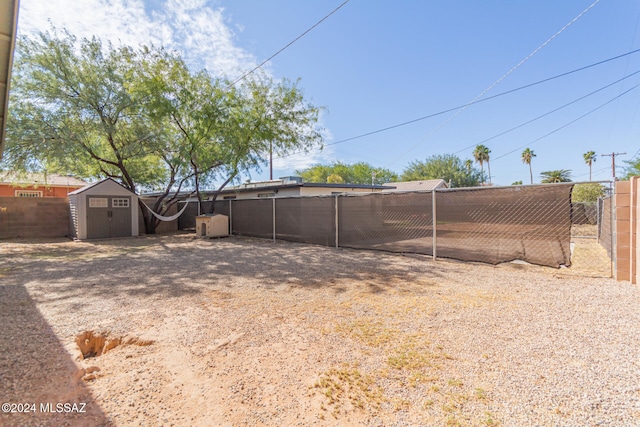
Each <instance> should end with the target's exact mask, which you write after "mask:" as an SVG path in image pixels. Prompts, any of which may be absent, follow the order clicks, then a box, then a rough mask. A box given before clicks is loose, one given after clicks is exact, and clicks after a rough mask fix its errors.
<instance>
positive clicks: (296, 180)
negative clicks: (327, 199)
mask: <svg viewBox="0 0 640 427" xmlns="http://www.w3.org/2000/svg"><path fill="white" fill-rule="evenodd" d="M300 187H307V188H326V189H327V190H329V191H340V190H344V191H348V190H352V189H355V188H357V189H371V190H384V189H389V188H393V187H389V186H388V185H363V184H334V183H321V182H303V181H302V178H300V177H283V178H281V179H274V180H270V181H257V182H248V183H246V184H240V185H233V186H228V187H225V188H224V189H223V190H222V191H221V192H220V194H222V195H225V194H226V195H228V194H235V193H246V192H250V191H273V190H282V189H285V188H300ZM213 192H214V190H210V189H209V190H202V191H201V193H203V194H210V193H213ZM160 194H162V193H161V192H153V193H145V194H143V196H147V197H154V196H159V195H160ZM189 194H190V193H189V192H188V191H182V192H180V195H181V196H187V195H189Z"/></svg>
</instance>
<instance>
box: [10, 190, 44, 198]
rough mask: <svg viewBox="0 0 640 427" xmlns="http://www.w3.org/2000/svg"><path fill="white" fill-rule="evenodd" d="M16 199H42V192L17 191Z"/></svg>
mask: <svg viewBox="0 0 640 427" xmlns="http://www.w3.org/2000/svg"><path fill="white" fill-rule="evenodd" d="M15 195H16V197H42V191H34V190H16V192H15Z"/></svg>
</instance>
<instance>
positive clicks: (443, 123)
mask: <svg viewBox="0 0 640 427" xmlns="http://www.w3.org/2000/svg"><path fill="white" fill-rule="evenodd" d="M598 2H600V0H595V1H594V2H593V3H591V5H590V6H589V7H587V8H586V9H585V10H583V11H582V12H580V13H579V14H578V16H576V17H575V18H573V19H572V20H571V21H569V22H568V23H567V24H566V25H565V26H564V27H562V28H561V29H560V30H559V31H558V32H556V33H555V34H554V35H552V36H551V37H549V38H548V39H547V40H546V41H545V42H544V43H542V44H541V45H540V46H538V47H537V48H535V49H534V50H533V51H532V52H531V53H530V54H529V55H527V56H526V57H525V58H524V59H522V60H521V61H520V62H518V63H517V64H516V65H515V66H514V67H512V68H511V69H510V70H509V71H507V72H506V73H505V74H503V75H502V76H501V77H500V78H499V79H498V80H496V81H495V82H493V83H492V84H491V85H489V87H487V88H486V89H485V90H483V91H482V92H480V94H479V95H477V96H476V97H475V98H473V99H472V100H471V101H470V102H468V103H467V104H465V105H464V106H463V107H462V108H460V109H459V110H458V111H456V112H455V113H454V114H453V115H451V116H450V117H449V118H448V119H447V120H445V121H444V122H442V123H441V124H440V125H439V126H438V127H437V128H435V129H433V130H432V131H431V132H429V133H428V134H427V135H426V136H425V137H424V138H422V139H421V140H420V141H418V142H417V143H416V144H414V145H413V146H411V147H410V148H409V149H408V150H407V151H405V152H404V153H402V154H400V156H398V157H397V158H396V159H395V160H394V161H392V162H391V164H393V163H395V162H397V161H398V160H400V159H401V158H402V157H404V156H405V155H406V154H408V153H409V152H411V151H413V150H414V149H415V148H416V147H417V146H418V145H420V144H422V143H423V142H424V141H426V140H427V138H429V137H430V136H431V135H433V134H434V133H436V132H437V131H438V130H440V129H442V128H443V127H444V126H446V125H447V124H448V123H449V122H450V121H451V120H453V119H454V118H456V117H457V116H458V115H459V114H461V113H462V112H463V111H464V110H466V109H467V108H468V107H469V106H470V105H472V104H473V103H474V102H475V101H477V100H478V99H480V98H482V97H483V96H484V95H485V94H486V93H487V92H489V91H490V90H491V89H493V88H494V87H496V86H497V85H498V84H500V82H502V81H503V80H504V79H506V78H507V77H509V75H511V74H512V73H513V72H514V71H515V70H517V69H518V68H520V66H522V65H523V64H524V63H525V62H527V61H528V60H529V59H531V58H532V57H533V56H534V55H535V54H536V53H538V52H539V51H540V50H542V49H543V48H544V47H545V46H547V45H548V44H549V43H551V41H553V39H555V38H556V37H558V36H559V35H560V34H561V33H562V32H563V31H564V30H566V29H567V28H569V26H571V25H572V24H573V23H575V22H576V21H577V20H578V19H580V18H581V17H582V15H584V14H585V13H587V12H588V11H589V10H591V8H593V7H594V6H595V5H596V4H598Z"/></svg>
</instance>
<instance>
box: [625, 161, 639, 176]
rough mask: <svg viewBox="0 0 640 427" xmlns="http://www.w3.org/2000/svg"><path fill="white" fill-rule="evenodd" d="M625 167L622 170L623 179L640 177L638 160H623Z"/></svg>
mask: <svg viewBox="0 0 640 427" xmlns="http://www.w3.org/2000/svg"><path fill="white" fill-rule="evenodd" d="M624 162H625V163H626V164H627V166H626V167H625V169H624V174H625V177H624V179H629V178H631V177H632V176H640V159H635V160H625V161H624Z"/></svg>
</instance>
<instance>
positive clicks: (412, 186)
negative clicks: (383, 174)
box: [382, 179, 449, 193]
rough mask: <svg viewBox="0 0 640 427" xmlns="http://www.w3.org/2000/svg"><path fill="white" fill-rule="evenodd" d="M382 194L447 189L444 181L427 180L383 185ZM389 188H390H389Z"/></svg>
mask: <svg viewBox="0 0 640 427" xmlns="http://www.w3.org/2000/svg"><path fill="white" fill-rule="evenodd" d="M385 187H387V188H385V189H384V190H382V192H383V193H390V192H398V191H432V190H438V189H440V188H449V186H448V185H447V182H446V181H445V180H444V179H427V180H423V181H403V182H391V183H389V184H385ZM389 187H391V188H389Z"/></svg>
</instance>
